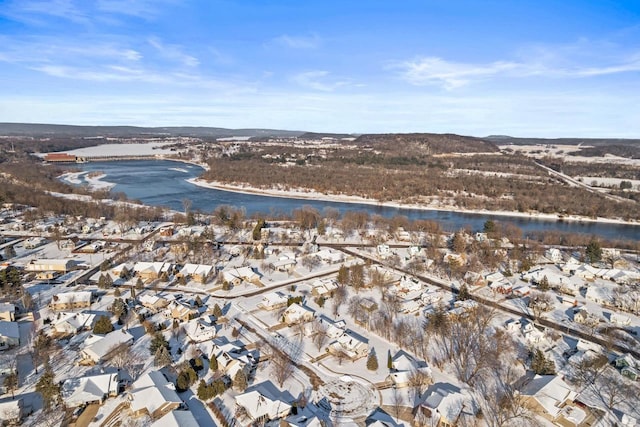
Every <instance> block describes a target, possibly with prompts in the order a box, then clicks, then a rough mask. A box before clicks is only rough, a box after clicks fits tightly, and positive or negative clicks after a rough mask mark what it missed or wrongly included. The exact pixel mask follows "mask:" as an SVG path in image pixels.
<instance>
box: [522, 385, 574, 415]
mask: <svg viewBox="0 0 640 427" xmlns="http://www.w3.org/2000/svg"><path fill="white" fill-rule="evenodd" d="M521 393H522V394H523V395H524V396H531V397H533V398H534V399H536V400H537V401H538V403H540V405H541V406H542V407H543V408H544V410H545V411H546V412H547V413H548V414H549V415H551V416H552V417H554V418H555V417H556V416H558V413H559V412H560V406H562V404H563V403H564V402H566V401H567V400H570V401H573V400H574V399H575V398H576V396H577V393H576V392H575V391H573V389H571V387H569V385H568V384H567V383H565V382H564V381H563V380H562V378H560V377H559V376H557V375H536V376H535V377H533V379H532V380H531V381H530V382H529V383H528V384H526V385H525V386H524V387H523V389H522V390H521Z"/></svg>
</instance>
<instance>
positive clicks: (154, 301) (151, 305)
mask: <svg viewBox="0 0 640 427" xmlns="http://www.w3.org/2000/svg"><path fill="white" fill-rule="evenodd" d="M138 301H140V304H142V306H143V307H146V308H148V309H149V310H150V311H151V312H152V313H157V312H159V311H160V310H162V309H163V308H165V307H167V306H168V305H169V301H168V300H167V299H165V298H163V297H159V296H157V295H146V294H145V295H141V296H140V297H138Z"/></svg>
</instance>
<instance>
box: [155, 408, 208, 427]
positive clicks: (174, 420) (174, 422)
mask: <svg viewBox="0 0 640 427" xmlns="http://www.w3.org/2000/svg"><path fill="white" fill-rule="evenodd" d="M151 427H200V423H199V422H198V420H196V417H194V416H193V412H191V411H171V412H169V413H167V414H165V415H164V416H163V417H161V418H160V419H158V420H156V421H155V422H154V423H153V424H151Z"/></svg>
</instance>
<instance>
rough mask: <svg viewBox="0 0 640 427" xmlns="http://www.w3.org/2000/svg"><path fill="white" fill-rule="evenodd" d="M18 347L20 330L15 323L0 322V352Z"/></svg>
mask: <svg viewBox="0 0 640 427" xmlns="http://www.w3.org/2000/svg"><path fill="white" fill-rule="evenodd" d="M19 345H20V328H19V327H18V323H17V322H7V321H4V320H1V321H0V350H7V349H9V348H11V347H17V346H19Z"/></svg>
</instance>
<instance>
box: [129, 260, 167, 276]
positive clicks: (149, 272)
mask: <svg viewBox="0 0 640 427" xmlns="http://www.w3.org/2000/svg"><path fill="white" fill-rule="evenodd" d="M172 270H173V266H172V265H171V264H170V263H168V262H137V263H135V265H134V266H133V271H134V272H135V274H136V276H138V277H140V278H141V279H143V280H155V279H158V278H159V277H160V276H162V275H167V276H169V275H170V274H171V271H172Z"/></svg>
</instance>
